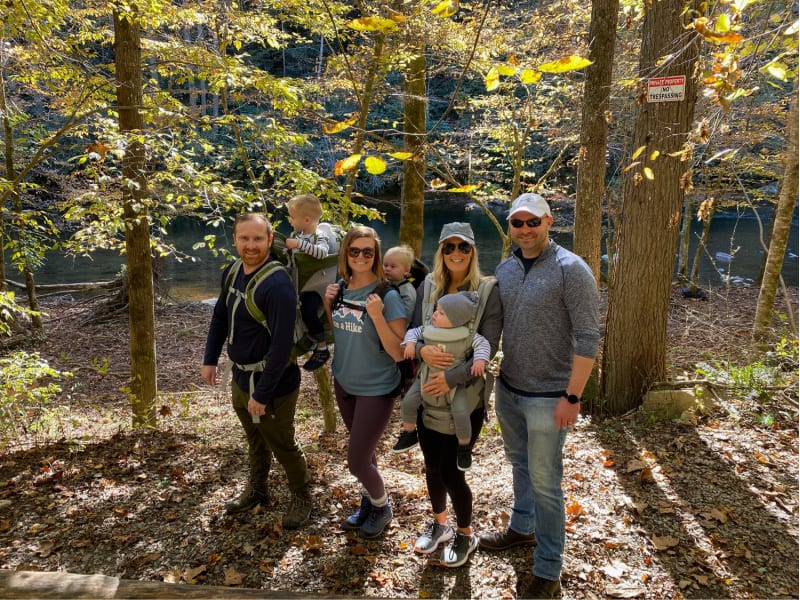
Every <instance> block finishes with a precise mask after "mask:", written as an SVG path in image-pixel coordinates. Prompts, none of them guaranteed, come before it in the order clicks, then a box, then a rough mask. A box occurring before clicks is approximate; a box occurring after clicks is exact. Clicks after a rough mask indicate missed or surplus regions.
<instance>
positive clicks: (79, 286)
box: [6, 279, 121, 292]
mask: <svg viewBox="0 0 800 600" xmlns="http://www.w3.org/2000/svg"><path fill="white" fill-rule="evenodd" d="M6 283H7V284H8V285H9V287H13V288H17V289H20V290H24V289H26V287H25V284H24V283H19V282H18V281H12V280H11V279H6ZM119 285H121V282H120V280H119V279H111V280H109V281H82V282H76V283H39V284H36V285H35V286H34V288H35V289H36V291H37V292H47V291H56V292H58V291H68V292H73V291H87V290H106V289H111V288H115V287H118V286H119Z"/></svg>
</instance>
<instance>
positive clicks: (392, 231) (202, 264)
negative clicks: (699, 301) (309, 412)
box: [9, 204, 798, 300]
mask: <svg viewBox="0 0 800 600" xmlns="http://www.w3.org/2000/svg"><path fill="white" fill-rule="evenodd" d="M380 210H386V215H387V219H386V222H379V221H373V222H368V223H365V224H368V225H371V226H372V227H375V229H376V230H377V231H378V234H379V235H380V237H381V240H382V245H383V248H384V249H385V248H388V247H390V246H392V245H394V244H396V243H397V238H398V234H397V230H398V223H399V216H398V213H397V209H396V208H394V207H393V206H391V205H387V206H386V207H380ZM499 218H500V220H501V223H503V224H504V223H505V218H504V217H502V216H499ZM761 219H762V222H763V226H764V227H767V226H768V225H769V213H762V215H761ZM451 221H466V222H468V223H470V224H471V225H472V228H473V230H474V232H475V237H476V244H477V246H478V250H479V253H480V260H481V269H482V271H483V272H484V273H491V272H493V271H494V268H495V266H496V265H497V263H498V261H499V260H500V255H501V251H502V245H501V241H500V238H499V237H498V235H497V231H496V229H495V228H494V225H493V224H492V222H491V221H490V220H489V218H488V217H487V216H486V215H484V214H483V213H482V211H481V210H479V209H478V210H471V211H470V210H465V208H464V205H463V204H458V205H453V204H434V205H428V206H426V207H425V230H424V238H423V251H422V260H423V261H424V262H425V263H426V264H430V262H431V259H432V258H433V253H434V252H435V250H436V246H437V242H438V237H439V232H440V230H441V228H442V225H444V224H445V223H449V222H451ZM280 229H281V230H283V227H281V228H280ZM552 232H553V235H552V237H553V239H554V240H555V241H556V242H557V243H559V244H561V245H563V246H565V247H567V248H571V247H572V232H571V230H568V229H567V228H562V229H560V228H559V227H558V216H557V215H556V222H555V223H554V227H553V230H552ZM210 233H216V234H217V235H223V236H225V239H221V240H219V241H218V243H217V246H218V247H228V248H230V249H231V250H233V248H232V243H231V237H230V231H229V230H227V231H220V230H219V229H218V228H210V227H208V228H207V227H204V226H203V225H202V224H200V223H198V222H197V221H192V220H188V219H179V220H177V221H176V222H175V223H174V224H173V225H172V226H171V228H170V239H171V241H172V243H173V244H174V245H175V247H176V248H178V249H179V250H180V251H182V252H184V253H187V254H190V255H192V256H193V257H194V260H193V261H192V260H189V259H184V260H182V261H178V260H175V259H174V258H172V257H170V258H167V259H165V261H164V264H163V267H162V269H163V271H162V280H163V282H164V283H165V284H166V285H167V286H168V287H169V289H170V295H171V296H172V297H173V298H175V299H177V300H203V299H207V298H211V297H215V296H216V295H217V293H218V290H219V285H220V268H221V266H222V265H223V264H224V263H225V259H224V258H223V257H221V256H217V257H214V256H213V255H212V254H211V253H210V252H209V251H208V250H206V249H200V250H196V251H194V250H192V246H193V245H194V244H195V243H196V242H198V241H202V239H203V237H204V236H205V235H207V234H210ZM700 233H701V224H700V223H698V222H696V221H695V222H694V223H693V226H692V236H691V240H692V241H691V250H690V253H689V257H690V260H689V267H690V268H691V261H692V260H693V259H694V248H695V247H696V245H697V238H698V236H699V235H700ZM758 239H759V226H758V221H757V219H756V218H755V216H754V215H753V214H752V212H747V213H742V214H735V213H717V214H716V215H715V216H714V219H713V221H712V226H711V232H710V235H709V239H708V244H707V251H706V252H705V254H704V255H703V256H702V258H701V263H700V275H699V284H700V285H701V286H702V287H717V286H724V285H726V282H727V283H729V284H730V285H751V284H753V280H754V279H755V278H756V277H757V275H758V271H759V269H760V268H761V264H762V261H763V256H764V253H763V251H762V249H761V246H760V244H759V242H758ZM122 262H123V257H121V256H120V255H119V254H118V253H112V252H100V253H96V254H95V256H94V257H93V258H92V259H88V258H70V257H65V256H61V255H58V254H55V253H53V254H51V255H48V256H47V258H46V263H45V265H44V266H43V267H42V268H41V269H40V270H39V271H37V273H36V281H37V283H40V284H43V283H72V282H78V281H101V280H107V279H111V278H113V277H114V275H115V274H116V273H117V272H118V271H119V268H120V265H121V264H122ZM15 275H16V273H15V272H14V271H13V269H11V268H9V278H10V279H13V280H15V281H21V276H15ZM783 277H784V279H785V281H786V284H787V285H789V286H792V287H795V286H797V285H798V226H797V216H796V215H795V218H794V221H793V224H792V229H791V233H790V239H789V245H788V248H787V252H786V258H785V260H784V267H783Z"/></svg>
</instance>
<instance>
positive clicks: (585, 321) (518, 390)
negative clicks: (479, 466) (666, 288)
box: [480, 194, 600, 598]
mask: <svg viewBox="0 0 800 600" xmlns="http://www.w3.org/2000/svg"><path fill="white" fill-rule="evenodd" d="M508 220H509V223H510V225H511V227H510V233H511V239H512V240H513V241H514V243H515V244H516V245H517V248H516V249H515V250H514V252H513V254H512V256H511V257H509V258H508V259H506V260H505V261H503V262H502V263H500V264H499V265H498V267H497V271H496V273H495V275H496V277H497V287H498V288H499V290H500V300H501V302H502V305H503V341H502V348H503V361H502V363H501V365H500V377H499V378H498V380H497V388H496V394H495V411H496V413H497V420H498V422H499V424H500V427H501V431H502V434H503V442H504V444H505V451H506V456H507V457H508V459H509V461H510V462H511V465H512V474H513V485H514V506H513V509H512V513H511V519H510V521H509V527H508V529H507V530H506V531H500V532H495V533H490V534H487V535H484V536H481V538H480V546H481V548H483V549H486V550H504V549H506V548H510V547H512V546H518V545H523V544H537V545H536V549H535V550H534V553H533V558H534V565H533V579H532V580H531V581H529V582H527V583H523V584H522V586H521V589H520V590H519V596H520V597H521V598H523V597H524V598H557V597H560V595H561V582H560V577H561V564H562V555H563V552H564V539H565V515H564V494H563V491H562V489H561V478H562V472H563V468H562V450H563V447H564V440H565V439H566V435H567V429H568V428H569V427H570V426H572V425H574V424H575V422H576V420H577V418H578V413H579V412H580V402H581V394H582V393H583V388H584V386H585V385H586V382H587V381H588V379H589V375H590V374H591V372H592V366H593V364H594V359H595V355H596V353H597V347H598V345H599V342H600V329H599V316H598V312H599V311H598V305H599V301H598V293H597V284H596V282H595V279H594V276H593V275H592V272H591V270H590V269H589V267H588V266H587V265H586V263H585V262H583V260H581V258H580V257H578V256H577V255H575V254H573V253H572V252H570V251H568V250H565V249H564V248H562V247H561V246H559V245H558V244H556V243H555V242H553V241H552V240H551V239H550V238H549V232H550V227H551V226H552V224H553V217H552V214H551V212H550V207H549V205H548V204H547V201H546V200H545V199H544V198H542V197H541V196H539V195H538V194H523V195H521V196H520V197H519V198H517V199H516V200H514V202H513V204H512V205H511V211H510V212H509V215H508Z"/></svg>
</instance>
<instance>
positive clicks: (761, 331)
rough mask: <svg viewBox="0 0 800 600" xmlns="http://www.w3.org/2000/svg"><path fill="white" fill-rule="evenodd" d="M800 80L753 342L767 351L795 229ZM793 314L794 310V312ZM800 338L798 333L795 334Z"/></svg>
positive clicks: (795, 90) (759, 296)
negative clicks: (774, 311) (799, 90)
mask: <svg viewBox="0 0 800 600" xmlns="http://www.w3.org/2000/svg"><path fill="white" fill-rule="evenodd" d="M797 121H798V112H797V80H796V79H795V83H794V97H793V98H792V105H791V109H790V110H789V114H788V118H787V123H786V129H787V136H786V166H785V170H784V175H783V184H782V185H781V192H780V197H779V198H778V206H777V208H776V209H775V215H774V218H773V226H772V237H771V238H770V241H769V251H768V252H767V262H766V264H765V265H764V275H763V277H762V279H761V289H760V290H759V293H758V305H757V306H756V316H755V319H754V321H753V340H754V341H755V343H756V347H757V348H759V349H761V350H765V349H766V346H767V341H768V339H769V330H770V323H771V321H772V307H773V305H774V304H775V295H776V293H777V290H778V283H779V281H780V280H781V268H782V267H783V260H784V256H785V254H786V244H787V241H788V239H789V230H790V228H791V225H792V215H793V214H794V208H795V206H796V205H797V186H798V183H797V179H798V151H797V143H798V140H797V128H798V126H797ZM790 310H794V309H793V308H790ZM795 335H797V331H795Z"/></svg>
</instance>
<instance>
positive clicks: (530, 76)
mask: <svg viewBox="0 0 800 600" xmlns="http://www.w3.org/2000/svg"><path fill="white" fill-rule="evenodd" d="M519 78H520V79H521V80H522V83H524V84H525V85H530V84H531V83H539V81H540V80H541V79H542V74H541V73H540V72H539V71H534V70H533V69H523V70H522V72H521V73H520V74H519Z"/></svg>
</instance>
